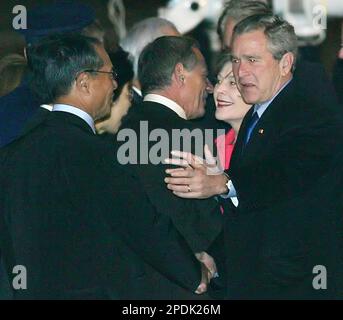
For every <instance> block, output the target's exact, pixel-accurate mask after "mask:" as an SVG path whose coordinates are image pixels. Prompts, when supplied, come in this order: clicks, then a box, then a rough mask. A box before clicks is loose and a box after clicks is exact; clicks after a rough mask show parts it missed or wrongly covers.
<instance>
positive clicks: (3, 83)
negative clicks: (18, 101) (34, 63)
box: [0, 53, 27, 97]
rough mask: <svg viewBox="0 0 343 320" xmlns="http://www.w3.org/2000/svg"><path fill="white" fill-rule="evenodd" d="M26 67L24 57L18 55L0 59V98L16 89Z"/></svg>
mask: <svg viewBox="0 0 343 320" xmlns="http://www.w3.org/2000/svg"><path fill="white" fill-rule="evenodd" d="M26 66H27V63H26V59H25V57H24V56H21V55H19V54H15V53H13V54H9V55H7V56H4V57H3V58H2V59H0V97H1V96H4V95H6V94H8V93H10V92H11V91H13V90H14V89H15V88H16V87H18V85H19V84H20V82H21V79H22V77H23V74H24V72H25V70H26Z"/></svg>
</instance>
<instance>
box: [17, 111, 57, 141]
mask: <svg viewBox="0 0 343 320" xmlns="http://www.w3.org/2000/svg"><path fill="white" fill-rule="evenodd" d="M50 112H51V111H50V110H47V109H45V108H42V107H39V108H37V110H36V112H35V113H34V114H33V115H32V117H31V118H29V119H28V121H27V122H26V123H25V126H24V129H23V132H22V134H23V135H25V134H27V133H28V132H30V131H31V130H33V129H35V128H36V127H37V126H39V125H40V124H41V123H43V122H44V121H45V120H46V119H47V118H48V116H49V114H50Z"/></svg>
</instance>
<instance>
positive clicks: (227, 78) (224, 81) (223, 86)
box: [213, 53, 251, 170]
mask: <svg viewBox="0 0 343 320" xmlns="http://www.w3.org/2000/svg"><path fill="white" fill-rule="evenodd" d="M218 70H219V72H218V75H217V83H216V85H215V87H214V94H213V96H214V101H215V104H216V113H215V117H216V118H217V119H218V120H222V121H224V122H226V123H228V124H229V125H230V126H231V129H230V130H229V131H228V132H227V133H226V135H223V136H219V137H218V138H217V139H216V145H217V149H218V156H219V160H220V163H221V165H222V167H223V168H224V169H225V170H226V169H228V168H229V166H230V159H231V154H232V151H233V147H234V145H235V141H236V137H237V135H238V130H239V127H240V126H241V123H242V121H243V118H244V116H245V114H246V113H247V112H248V110H249V109H250V107H251V105H250V104H246V103H245V102H244V101H243V99H242V96H241V94H240V93H239V91H238V89H237V86H236V81H235V78H234V76H233V72H232V63H231V55H230V54H228V53H225V54H222V55H221V56H220V58H219V61H218Z"/></svg>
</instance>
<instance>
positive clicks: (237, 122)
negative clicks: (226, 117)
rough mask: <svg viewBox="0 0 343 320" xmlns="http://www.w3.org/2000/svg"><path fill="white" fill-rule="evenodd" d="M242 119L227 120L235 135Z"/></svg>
mask: <svg viewBox="0 0 343 320" xmlns="http://www.w3.org/2000/svg"><path fill="white" fill-rule="evenodd" d="M242 121H243V119H242V120H233V121H228V123H229V124H230V126H231V127H232V129H233V131H235V135H236V137H237V136H238V132H239V128H240V127H241V124H242Z"/></svg>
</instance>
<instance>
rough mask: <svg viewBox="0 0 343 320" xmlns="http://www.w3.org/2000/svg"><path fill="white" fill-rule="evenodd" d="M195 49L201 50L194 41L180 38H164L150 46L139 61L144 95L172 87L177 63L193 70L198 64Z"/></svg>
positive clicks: (145, 49)
mask: <svg viewBox="0 0 343 320" xmlns="http://www.w3.org/2000/svg"><path fill="white" fill-rule="evenodd" d="M194 48H199V46H198V44H197V42H196V41H195V40H194V39H191V38H187V37H178V36H163V37H160V38H157V39H156V40H155V41H153V42H151V43H150V44H148V45H147V46H146V47H145V48H144V49H143V51H142V54H141V55H140V57H139V61H138V79H139V82H140V84H141V87H142V93H143V95H145V94H147V93H149V92H151V91H152V90H156V89H162V88H164V87H166V86H168V85H170V84H171V78H172V74H173V72H174V69H175V66H176V64H177V63H182V64H183V66H184V67H185V68H186V69H187V70H192V69H193V68H194V67H195V65H196V64H197V62H198V60H197V57H196V55H195V53H194V51H193V49H194Z"/></svg>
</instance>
